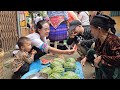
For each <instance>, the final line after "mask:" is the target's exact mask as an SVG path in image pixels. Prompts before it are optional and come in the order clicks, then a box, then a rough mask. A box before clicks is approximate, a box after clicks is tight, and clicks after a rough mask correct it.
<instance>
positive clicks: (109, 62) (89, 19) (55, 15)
mask: <svg viewBox="0 0 120 90" xmlns="http://www.w3.org/2000/svg"><path fill="white" fill-rule="evenodd" d="M47 14H48V19H42V20H41V19H40V18H38V19H39V20H38V19H37V20H36V23H35V32H34V33H31V34H29V35H27V36H26V37H21V38H19V40H18V43H17V44H18V46H19V49H20V51H19V52H18V53H17V54H15V60H14V67H13V70H14V75H13V79H15V78H20V77H21V76H22V75H24V74H25V73H26V72H28V70H29V65H30V63H32V62H33V61H34V60H36V59H39V58H40V57H41V56H43V55H45V54H47V53H50V52H51V53H59V54H68V55H71V54H73V53H75V52H76V50H75V48H74V47H75V46H77V52H78V53H79V55H80V57H78V58H77V60H78V61H79V62H80V63H81V65H82V66H85V62H86V61H88V62H90V64H91V65H92V66H93V67H95V79H119V78H120V73H119V72H120V68H119V66H120V38H119V37H118V36H116V35H115V34H116V29H115V27H114V26H115V24H116V22H115V20H114V19H112V18H111V17H110V16H108V15H104V14H103V13H101V11H98V12H94V13H93V14H91V15H90V14H89V12H88V11H74V12H73V11H70V12H68V11H48V12H47ZM55 31H56V33H57V32H59V34H60V33H61V32H64V33H63V34H62V35H63V36H62V38H58V37H57V36H58V35H57V36H56V38H55V36H53V35H55V34H54V33H55ZM60 35H61V34H60ZM53 37H54V38H53ZM47 39H50V40H51V41H57V40H60V41H63V40H67V44H68V45H70V46H71V48H70V50H68V49H67V50H60V49H57V48H54V47H51V46H50V45H49V44H48V43H47Z"/></svg>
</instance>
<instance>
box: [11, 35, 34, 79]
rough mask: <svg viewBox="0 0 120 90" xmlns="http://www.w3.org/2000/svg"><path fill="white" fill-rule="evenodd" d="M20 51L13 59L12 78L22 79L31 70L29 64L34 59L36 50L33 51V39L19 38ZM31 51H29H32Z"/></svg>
mask: <svg viewBox="0 0 120 90" xmlns="http://www.w3.org/2000/svg"><path fill="white" fill-rule="evenodd" d="M17 44H18V47H19V51H18V52H17V53H16V54H15V59H14V61H13V72H14V74H13V76H12V79H20V78H21V76H23V75H24V74H25V73H26V72H28V71H29V65H30V64H31V63H32V62H33V61H34V55H35V54H36V51H35V50H34V49H33V50H32V51H31V48H32V46H31V41H30V40H29V38H27V37H21V38H19V40H18V42H17ZM30 51H31V53H28V52H30Z"/></svg>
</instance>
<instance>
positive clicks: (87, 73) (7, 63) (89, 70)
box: [4, 52, 94, 79]
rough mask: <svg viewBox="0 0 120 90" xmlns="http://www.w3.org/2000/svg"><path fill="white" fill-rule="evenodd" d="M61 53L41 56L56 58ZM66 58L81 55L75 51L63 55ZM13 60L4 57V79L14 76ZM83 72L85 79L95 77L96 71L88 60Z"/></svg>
mask: <svg viewBox="0 0 120 90" xmlns="http://www.w3.org/2000/svg"><path fill="white" fill-rule="evenodd" d="M57 56H59V55H55V56H50V55H45V56H43V57H41V59H43V58H44V59H49V60H50V59H54V58H55V57H57ZM63 56H64V58H65V59H66V58H68V57H73V58H75V59H76V58H78V57H79V55H78V53H77V52H76V53H74V54H73V55H63ZM12 61H13V58H12V57H10V58H6V59H4V79H11V76H12V71H11V67H12V64H11V62H12ZM83 72H84V77H85V79H93V77H92V76H93V73H94V67H92V66H91V65H90V64H89V63H87V62H86V65H85V66H84V67H83Z"/></svg>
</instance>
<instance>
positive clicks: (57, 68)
mask: <svg viewBox="0 0 120 90" xmlns="http://www.w3.org/2000/svg"><path fill="white" fill-rule="evenodd" d="M63 72H64V68H63V67H59V66H56V67H54V68H53V70H52V73H60V74H62V73H63Z"/></svg>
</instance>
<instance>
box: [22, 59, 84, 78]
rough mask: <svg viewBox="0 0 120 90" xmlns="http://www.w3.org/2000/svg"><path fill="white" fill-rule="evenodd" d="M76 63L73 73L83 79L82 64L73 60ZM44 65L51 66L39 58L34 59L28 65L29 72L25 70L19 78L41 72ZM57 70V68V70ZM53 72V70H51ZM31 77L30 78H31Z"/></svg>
mask: <svg viewBox="0 0 120 90" xmlns="http://www.w3.org/2000/svg"><path fill="white" fill-rule="evenodd" d="M75 65H76V69H75V71H74V72H75V74H77V75H78V77H79V79H84V74H83V70H82V66H81V64H80V63H79V62H75ZM46 67H51V63H48V64H43V63H42V62H41V60H39V59H38V60H36V61H34V62H33V63H32V64H31V65H30V70H29V72H27V73H26V74H24V75H23V76H22V77H21V79H26V78H27V77H29V76H30V75H33V74H36V73H38V72H41V70H43V69H44V68H46ZM57 71H59V70H57ZM52 72H53V71H52ZM31 79H32V78H31Z"/></svg>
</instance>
